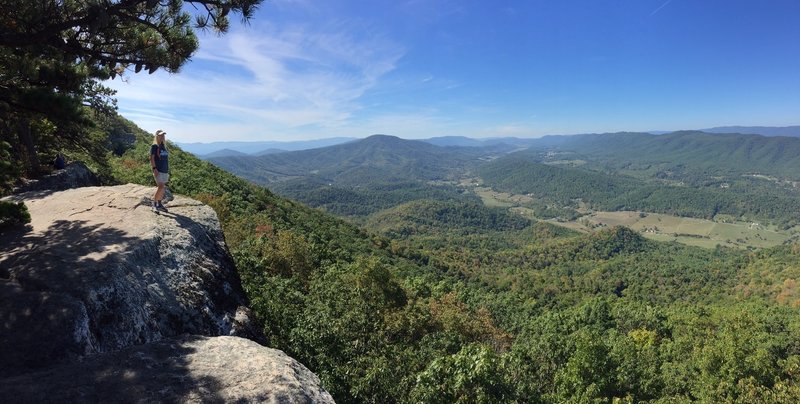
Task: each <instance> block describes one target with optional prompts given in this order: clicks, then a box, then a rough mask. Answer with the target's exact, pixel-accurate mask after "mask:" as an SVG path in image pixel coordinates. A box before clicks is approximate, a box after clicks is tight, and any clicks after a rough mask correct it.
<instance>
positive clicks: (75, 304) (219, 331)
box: [0, 185, 333, 403]
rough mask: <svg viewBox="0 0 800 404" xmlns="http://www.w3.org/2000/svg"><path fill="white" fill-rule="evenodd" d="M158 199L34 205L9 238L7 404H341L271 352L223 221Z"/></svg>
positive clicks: (2, 375) (0, 310)
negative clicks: (160, 207)
mask: <svg viewBox="0 0 800 404" xmlns="http://www.w3.org/2000/svg"><path fill="white" fill-rule="evenodd" d="M154 191H155V188H154V187H143V186H139V185H122V186H117V187H86V188H78V189H71V190H67V191H60V192H49V191H48V192H36V191H32V192H28V193H23V194H18V195H14V196H11V197H9V198H6V199H10V200H14V201H24V202H25V204H26V205H27V207H28V210H29V211H30V214H31V219H32V221H31V223H30V225H28V226H26V227H25V228H24V229H15V230H11V231H7V232H5V233H2V234H0V402H3V403H5V402H23V403H24V402H123V403H126V402H133V403H150V402H274V403H315V402H320V403H329V402H333V399H332V398H331V396H330V395H329V394H328V393H327V392H326V391H325V390H324V389H323V388H322V387H321V386H320V381H319V378H317V377H316V376H315V375H314V374H313V373H311V372H310V371H309V370H308V369H306V368H305V367H304V366H303V365H302V364H300V363H298V362H297V361H295V360H294V359H292V358H290V357H288V356H286V354H284V353H283V352H281V351H277V350H274V349H270V348H265V347H263V346H261V345H259V344H258V343H256V342H254V341H252V340H249V339H244V338H240V337H247V338H251V339H256V340H259V339H261V338H263V337H262V335H261V332H260V328H259V327H258V326H257V325H255V324H253V321H252V320H251V315H250V311H249V309H248V308H247V307H246V299H245V297H244V293H243V291H242V289H241V284H240V281H239V278H238V276H237V274H236V270H235V267H234V265H233V262H232V260H231V257H230V255H229V253H228V251H227V248H226V246H225V243H224V240H223V235H222V231H221V229H220V227H219V222H218V221H217V217H216V214H215V213H214V211H213V210H212V209H211V208H210V207H208V206H206V205H203V204H201V203H200V202H197V201H195V200H192V199H189V198H185V197H181V196H176V197H175V200H174V201H173V202H172V203H171V204H170V205H169V210H170V211H169V213H161V214H156V213H153V212H152V211H151V210H150V207H149V198H150V196H151V195H152V194H153V192H154Z"/></svg>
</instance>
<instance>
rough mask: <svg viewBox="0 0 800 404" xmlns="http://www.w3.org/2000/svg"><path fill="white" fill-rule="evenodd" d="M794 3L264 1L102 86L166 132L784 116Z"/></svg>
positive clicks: (531, 130)
mask: <svg viewBox="0 0 800 404" xmlns="http://www.w3.org/2000/svg"><path fill="white" fill-rule="evenodd" d="M799 19H800V1H797V0H775V1H770V0H764V1H755V0H702V1H701V0H609V1H604V0H581V1H578V0H559V1H556V0H552V1H536V0H528V1H502V0H491V1H490V0H482V1H477V0H476V1H472V0H461V1H455V0H453V1H450V0H408V1H403V0H394V1H387V0H370V1H363V0H358V1H356V0H324V1H323V0H317V1H311V0H272V1H269V0H267V1H266V2H265V3H264V4H263V5H262V6H261V8H260V10H259V11H258V13H257V14H256V16H255V18H254V19H253V20H252V21H251V23H250V24H249V25H246V26H243V25H241V24H232V26H231V30H230V32H229V33H228V34H227V35H224V36H221V37H216V36H214V35H213V34H203V35H201V43H200V49H199V51H198V52H197V53H196V54H195V55H194V56H193V58H192V60H191V61H190V62H188V63H187V64H186V65H185V66H184V68H183V69H182V70H181V72H180V73H179V74H172V75H171V74H168V73H165V72H157V73H155V74H153V75H147V74H129V75H128V76H127V79H126V82H123V81H121V80H119V79H117V80H114V81H110V82H108V83H107V84H108V85H110V86H111V87H113V88H115V89H116V90H118V94H117V98H118V100H119V110H120V113H121V114H122V115H124V116H126V117H128V118H129V119H131V120H133V121H134V122H136V123H137V124H139V126H141V127H142V128H144V129H146V130H149V131H155V130H156V129H164V130H166V131H167V132H168V133H169V137H170V138H171V140H175V141H180V142H212V141H230V140H244V141H255V140H306V139H319V138H326V137H334V136H352V137H366V136H369V135H372V134H376V133H383V134H391V135H396V136H400V137H403V138H427V137H434V136H450V135H462V136H470V137H494V136H518V137H538V136H542V135H547V134H572V133H592V132H614V131H624V130H627V131H646V130H679V129H695V128H704V127H712V126H723V125H764V126H786V125H796V124H800V119H798V117H799V116H800V23H799V22H798V20H799Z"/></svg>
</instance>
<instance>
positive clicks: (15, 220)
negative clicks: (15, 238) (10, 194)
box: [0, 201, 31, 230]
mask: <svg viewBox="0 0 800 404" xmlns="http://www.w3.org/2000/svg"><path fill="white" fill-rule="evenodd" d="M30 221H31V215H30V213H28V208H27V207H26V206H25V204H24V203H22V202H17V203H14V202H8V201H0V230H5V229H7V228H9V227H13V226H19V225H23V224H25V223H30Z"/></svg>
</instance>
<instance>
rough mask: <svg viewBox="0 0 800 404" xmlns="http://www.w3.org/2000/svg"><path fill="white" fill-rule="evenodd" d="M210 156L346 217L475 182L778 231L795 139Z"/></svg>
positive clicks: (792, 188)
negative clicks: (750, 223) (746, 223)
mask: <svg viewBox="0 0 800 404" xmlns="http://www.w3.org/2000/svg"><path fill="white" fill-rule="evenodd" d="M431 141H432V142H433V143H438V144H439V145H436V144H432V142H431ZM209 161H211V162H212V163H213V164H215V165H217V166H219V167H221V168H223V169H225V170H227V171H230V172H232V173H234V174H236V175H238V176H240V177H242V178H245V179H247V180H249V181H252V182H254V183H257V184H260V185H265V186H267V187H269V188H270V189H272V190H273V191H275V192H277V193H279V194H281V195H283V196H286V197H289V198H292V199H296V200H300V201H302V202H304V203H307V204H309V205H311V206H314V207H320V208H324V209H326V210H328V211H330V212H332V213H336V214H339V215H343V216H348V217H361V218H363V217H365V216H368V215H371V214H373V213H377V212H379V211H381V210H384V209H388V208H391V207H394V206H397V205H398V204H402V203H406V202H411V201H414V200H419V199H429V200H435V201H458V202H461V203H477V202H480V200H481V198H484V199H485V197H486V195H485V193H484V191H481V190H480V189H479V188H475V184H481V185H482V186H483V187H485V188H486V189H491V190H494V191H496V192H505V193H510V194H512V195H522V196H524V197H525V198H528V199H530V200H528V201H527V202H525V203H524V204H522V205H520V207H521V208H525V209H528V210H529V211H530V212H533V213H531V214H533V215H534V216H535V217H537V218H540V219H548V218H551V219H555V218H558V219H559V220H568V221H570V220H577V219H578V218H580V217H581V216H583V215H586V214H587V213H588V212H593V211H612V212H616V211H630V210H635V211H643V212H652V213H659V214H670V215H678V216H682V217H693V218H699V219H706V220H735V221H757V222H767V223H772V224H775V225H778V226H780V227H782V228H785V229H788V228H790V227H791V226H793V225H795V224H796V223H800V203H798V201H799V199H798V198H797V196H798V195H797V192H798V185H800V170H798V167H800V139H798V138H790V137H765V136H760V135H746V134H711V133H705V132H697V131H682V132H674V133H670V134H666V135H653V134H649V133H609V134H597V135H572V136H545V137H543V138H538V139H514V138H506V139H502V140H500V141H498V139H492V140H490V141H489V140H487V141H478V140H476V139H469V138H461V137H446V138H434V139H429V140H426V141H423V140H404V139H400V138H398V137H394V136H386V135H375V136H371V137H368V138H366V139H360V140H355V141H350V142H347V143H343V144H339V145H335V146H328V147H322V148H317V149H310V150H300V151H293V152H284V153H276V154H269V155H263V156H242V155H238V156H224V157H213V158H210V159H209ZM465 184H471V185H465ZM481 189H482V188H481ZM587 209H588V210H587ZM722 218H726V219H722ZM728 218H729V219H728Z"/></svg>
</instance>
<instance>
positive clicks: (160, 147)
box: [150, 129, 169, 213]
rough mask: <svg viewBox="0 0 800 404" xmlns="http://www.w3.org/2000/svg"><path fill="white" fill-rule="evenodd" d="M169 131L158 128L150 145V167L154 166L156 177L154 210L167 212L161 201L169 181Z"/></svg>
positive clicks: (154, 175)
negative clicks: (166, 140)
mask: <svg viewBox="0 0 800 404" xmlns="http://www.w3.org/2000/svg"><path fill="white" fill-rule="evenodd" d="M166 135H167V132H164V131H163V130H160V129H159V130H157V131H156V135H155V136H154V137H153V145H152V146H150V167H152V171H153V177H155V179H156V186H157V188H156V194H155V195H153V207H152V208H153V212H156V213H158V211H163V212H167V208H165V207H164V205H163V204H162V203H161V199H162V198H164V187H165V185H166V183H167V181H169V151H167V145H166V143H165V141H164V139H165V138H166Z"/></svg>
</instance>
